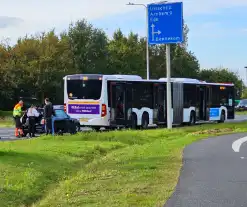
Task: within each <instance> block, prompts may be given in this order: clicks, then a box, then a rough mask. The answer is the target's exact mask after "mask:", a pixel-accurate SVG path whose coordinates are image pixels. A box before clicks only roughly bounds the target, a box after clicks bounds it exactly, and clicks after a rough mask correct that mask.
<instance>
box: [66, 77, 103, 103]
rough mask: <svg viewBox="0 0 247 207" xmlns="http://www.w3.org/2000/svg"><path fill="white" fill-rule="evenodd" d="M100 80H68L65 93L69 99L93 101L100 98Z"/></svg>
mask: <svg viewBox="0 0 247 207" xmlns="http://www.w3.org/2000/svg"><path fill="white" fill-rule="evenodd" d="M101 87H102V80H68V81H67V93H68V97H69V99H93V100H98V99H100V96H101Z"/></svg>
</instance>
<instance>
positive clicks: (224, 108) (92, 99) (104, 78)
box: [64, 74, 235, 130]
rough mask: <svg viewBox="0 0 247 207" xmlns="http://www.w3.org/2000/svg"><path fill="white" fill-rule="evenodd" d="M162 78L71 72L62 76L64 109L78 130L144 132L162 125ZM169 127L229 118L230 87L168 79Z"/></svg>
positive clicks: (164, 117) (232, 101) (231, 109)
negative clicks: (109, 129)
mask: <svg viewBox="0 0 247 207" xmlns="http://www.w3.org/2000/svg"><path fill="white" fill-rule="evenodd" d="M166 82H167V81H166V79H165V78H160V79H158V80H145V79H142V78H141V77H140V76H136V75H98V74H97V75H93V74H89V75H87V74H75V75H67V76H65V77H64V108H65V110H66V112H67V113H68V114H69V115H70V116H71V117H72V118H76V119H78V120H79V121H80V124H81V126H87V127H92V128H94V129H96V130H98V129H100V128H101V127H105V128H121V127H130V128H139V127H141V128H144V129H145V128H148V127H149V126H158V125H164V126H165V125H166V122H167V112H166V111H167V110H166V103H167V101H166ZM171 90H172V123H173V125H181V124H188V125H193V124H196V123H198V122H209V121H217V122H224V121H225V120H227V119H234V116H235V112H234V105H235V93H234V85H233V84H226V83H207V82H204V81H199V80H196V79H186V78H172V79H171Z"/></svg>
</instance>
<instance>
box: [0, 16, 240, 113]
mask: <svg viewBox="0 0 247 207" xmlns="http://www.w3.org/2000/svg"><path fill="white" fill-rule="evenodd" d="M54 27H56V25H54ZM188 31H189V29H188V27H187V26H186V25H185V29H184V34H185V39H186V41H185V43H184V44H183V47H180V46H179V45H172V46H171V63H172V68H171V72H172V77H188V78H198V79H201V80H206V81H209V82H233V83H234V84H235V85H236V88H237V91H238V93H236V94H237V98H238V97H239V95H241V94H239V91H241V90H242V82H241V79H240V78H239V77H238V76H237V75H236V74H235V73H232V72H230V71H229V70H227V69H221V68H218V69H210V70H200V66H199V62H198V60H197V58H196V56H195V55H194V54H193V52H191V51H189V49H188V47H187V46H188V44H189V42H188ZM145 51H146V44H145V38H144V37H139V36H138V35H137V34H134V33H130V34H129V35H128V36H125V35H124V34H123V33H122V32H121V31H120V30H117V31H116V32H115V33H114V34H113V38H112V39H108V38H107V35H106V33H105V32H103V31H102V30H100V29H99V28H96V27H93V26H92V25H90V24H89V23H87V22H86V21H84V20H82V21H78V22H76V23H75V24H71V25H70V26H69V28H68V30H67V31H66V32H64V33H61V34H59V35H57V34H56V33H55V32H54V31H53V30H52V31H48V32H44V33H40V35H35V36H25V37H22V38H20V39H19V40H18V42H16V44H13V45H9V44H8V42H2V43H1V44H0V53H1V60H0V83H1V84H0V97H1V98H0V109H4V110H12V107H13V105H14V104H15V102H16V99H18V97H19V96H20V94H19V93H20V91H21V90H24V91H28V92H29V93H30V94H29V95H27V96H32V94H35V97H36V98H37V99H39V100H41V101H42V100H43V99H44V97H46V96H48V97H50V98H52V102H53V103H54V104H55V103H56V104H63V93H62V88H63V81H62V77H64V76H65V75H68V74H74V73H84V74H85V73H89V74H99V73H100V74H102V73H103V74H115V73H118V74H137V75H141V76H142V77H143V78H145V77H146V61H145V58H146V55H145ZM150 68H152V70H150V73H151V74H150V77H151V78H159V77H165V76H166V69H165V46H164V45H160V46H151V47H150Z"/></svg>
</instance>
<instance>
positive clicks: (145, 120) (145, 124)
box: [142, 113, 149, 129]
mask: <svg viewBox="0 0 247 207" xmlns="http://www.w3.org/2000/svg"><path fill="white" fill-rule="evenodd" d="M148 124H149V116H148V113H144V114H143V115H142V128H143V129H147V128H148Z"/></svg>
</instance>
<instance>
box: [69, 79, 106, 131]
mask: <svg viewBox="0 0 247 207" xmlns="http://www.w3.org/2000/svg"><path fill="white" fill-rule="evenodd" d="M64 81H65V84H64V86H65V90H64V100H65V102H64V103H65V110H66V111H67V113H68V115H69V116H70V117H72V118H75V119H78V120H79V121H80V125H81V126H91V127H95V128H97V127H102V126H107V123H108V122H107V106H106V104H105V103H104V101H102V100H103V98H104V97H103V95H102V76H100V75H70V76H66V77H65V80H64Z"/></svg>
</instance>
